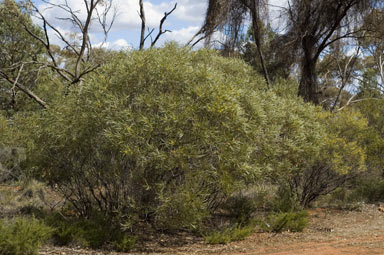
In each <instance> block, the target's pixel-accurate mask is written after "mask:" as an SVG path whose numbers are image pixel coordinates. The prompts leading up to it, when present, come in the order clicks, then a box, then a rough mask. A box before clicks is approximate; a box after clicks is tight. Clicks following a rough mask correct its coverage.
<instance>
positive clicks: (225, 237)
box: [205, 224, 255, 244]
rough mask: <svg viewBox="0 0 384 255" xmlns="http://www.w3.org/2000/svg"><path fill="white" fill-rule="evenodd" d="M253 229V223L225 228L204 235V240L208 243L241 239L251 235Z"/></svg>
mask: <svg viewBox="0 0 384 255" xmlns="http://www.w3.org/2000/svg"><path fill="white" fill-rule="evenodd" d="M254 229H255V227H254V226H253V224H249V225H246V226H241V225H237V226H235V227H230V228H225V229H224V230H221V231H215V232H212V233H211V234H209V235H207V236H205V242H206V243H208V244H227V243H230V242H235V241H241V240H244V239H245V238H246V237H248V236H249V235H251V234H252V233H253V231H254Z"/></svg>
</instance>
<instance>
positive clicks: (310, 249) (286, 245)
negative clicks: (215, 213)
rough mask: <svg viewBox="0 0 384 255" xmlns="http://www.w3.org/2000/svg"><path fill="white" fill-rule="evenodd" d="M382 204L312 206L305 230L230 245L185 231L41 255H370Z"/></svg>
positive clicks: (383, 250)
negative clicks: (139, 243) (121, 247)
mask: <svg viewBox="0 0 384 255" xmlns="http://www.w3.org/2000/svg"><path fill="white" fill-rule="evenodd" d="M379 208H380V207H379V206H378V205H362V206H361V207H360V209H359V210H354V211H345V210H336V209H324V208H318V209H312V210H310V211H309V212H310V225H309V227H308V228H307V229H306V230H305V231H304V232H302V233H289V232H284V233H280V234H271V233H254V234H253V235H251V236H250V237H248V238H247V239H246V240H244V241H241V242H233V243H230V244H227V245H207V244H204V242H203V240H202V239H199V238H194V237H190V236H187V235H181V236H178V237H169V236H168V237H167V236H160V237H159V238H158V239H157V241H153V242H151V243H149V244H147V245H146V248H145V249H143V248H141V249H140V250H138V251H133V252H131V253H116V252H113V253H111V252H103V251H92V250H84V249H80V248H65V247H52V246H45V247H43V248H42V249H41V251H40V253H39V254H40V255H83V254H84V255H87V254H88V255H90V254H92V255H102V254H109V255H112V254H119V255H122V254H132V255H139V254H146V255H155V254H161V255H168V254H169V255H171V254H172V255H173V254H175V255H184V254H185V255H192V254H209V255H219V254H220V255H226V254H228V255H229V254H231V255H247V254H249V255H251V254H252V255H253V254H255V255H256V254H257V255H342V254H348V255H355V254H361V255H363V254H364V255H370V254H372V255H373V254H384V212H382V211H380V210H379Z"/></svg>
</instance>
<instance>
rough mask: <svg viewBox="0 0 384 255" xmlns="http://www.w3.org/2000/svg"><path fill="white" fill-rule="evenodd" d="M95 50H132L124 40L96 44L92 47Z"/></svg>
mask: <svg viewBox="0 0 384 255" xmlns="http://www.w3.org/2000/svg"><path fill="white" fill-rule="evenodd" d="M94 47H95V48H99V47H102V48H106V49H110V50H124V49H132V46H131V45H129V43H128V42H127V41H126V40H124V39H118V40H116V41H113V42H105V43H102V42H100V43H97V44H95V45H94Z"/></svg>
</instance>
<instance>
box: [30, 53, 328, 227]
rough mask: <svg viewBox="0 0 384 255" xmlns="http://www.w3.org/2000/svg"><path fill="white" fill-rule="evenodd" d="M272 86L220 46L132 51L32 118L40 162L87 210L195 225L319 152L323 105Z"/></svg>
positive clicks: (33, 158) (38, 169) (36, 163)
mask: <svg viewBox="0 0 384 255" xmlns="http://www.w3.org/2000/svg"><path fill="white" fill-rule="evenodd" d="M264 88H265V84H263V79H262V78H260V77H259V76H257V75H255V74H254V72H253V71H252V69H251V68H250V67H249V66H247V65H246V64H244V63H243V62H242V61H240V60H237V59H225V58H222V57H219V56H218V55H217V54H216V53H215V52H212V51H207V50H200V51H196V52H191V51H189V50H187V49H181V48H177V47H175V46H173V45H169V46H167V47H165V48H163V49H150V50H146V51H144V52H130V53H126V54H121V55H118V56H117V57H115V59H114V60H113V61H111V63H110V64H107V65H105V66H104V67H103V68H102V69H100V70H99V72H98V73H94V74H92V75H90V76H89V77H88V79H87V80H85V81H84V82H83V83H82V84H81V86H79V87H77V88H73V90H72V91H71V93H70V94H69V95H68V96H67V97H65V98H62V99H61V100H57V101H56V102H54V103H52V105H51V106H50V107H49V108H48V109H47V110H46V111H44V112H42V113H41V114H40V115H35V116H34V118H31V119H30V121H28V122H27V125H28V127H32V128H31V129H30V132H31V133H32V135H31V137H32V138H33V139H32V141H30V142H29V160H30V162H29V163H30V164H31V166H32V167H33V169H34V174H35V176H38V177H40V178H42V179H44V180H46V181H47V182H49V183H51V184H54V187H55V188H57V190H58V191H60V192H61V193H62V194H63V195H64V196H65V197H66V198H67V199H68V200H70V201H71V202H72V203H73V205H74V206H75V208H76V210H77V211H78V212H79V213H80V214H82V215H88V216H89V215H92V214H93V212H94V211H95V210H96V211H102V212H104V213H106V214H108V215H109V216H118V217H120V218H121V219H124V220H126V221H127V223H126V224H125V225H128V226H131V227H134V225H135V223H137V222H141V221H142V220H144V221H147V222H151V223H152V225H153V226H156V227H160V228H163V229H164V228H168V229H178V228H188V229H194V228H196V227H198V226H199V224H200V223H201V222H202V221H203V220H204V219H205V218H206V217H207V216H209V215H210V213H212V212H213V211H214V210H215V209H216V208H217V207H218V205H220V204H221V203H222V202H224V201H225V199H226V198H228V197H229V196H230V195H231V194H233V192H234V191H236V190H238V189H239V188H246V185H248V184H252V183H255V182H257V181H258V180H259V179H260V178H261V177H263V178H267V179H269V180H272V181H275V180H277V179H279V178H281V177H282V176H290V175H292V174H293V173H297V172H300V171H301V170H302V169H303V168H304V167H305V166H308V164H310V162H312V161H313V160H314V155H318V151H319V150H320V148H319V145H320V144H321V143H322V142H321V141H322V138H323V137H324V130H325V129H324V128H323V127H322V124H321V123H320V122H319V121H318V120H317V115H318V114H319V113H320V112H321V109H319V108H315V107H313V106H311V105H308V104H304V103H302V102H301V101H300V100H297V99H294V98H282V97H280V96H277V95H276V94H275V93H273V92H271V91H269V92H265V91H264V90H263V89H264ZM26 140H28V139H26ZM169 217H170V218H171V219H172V220H169Z"/></svg>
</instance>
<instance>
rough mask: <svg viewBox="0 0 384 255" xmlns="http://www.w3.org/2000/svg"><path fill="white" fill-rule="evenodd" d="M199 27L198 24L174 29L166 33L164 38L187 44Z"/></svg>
mask: <svg viewBox="0 0 384 255" xmlns="http://www.w3.org/2000/svg"><path fill="white" fill-rule="evenodd" d="M199 29H200V27H198V26H190V27H186V28H182V29H179V30H174V31H172V32H170V33H166V34H165V36H164V39H165V40H168V41H171V40H173V41H177V42H178V43H180V44H185V43H187V42H188V41H189V40H190V39H191V38H192V36H194V35H195V34H196V33H197V31H198V30H199Z"/></svg>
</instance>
